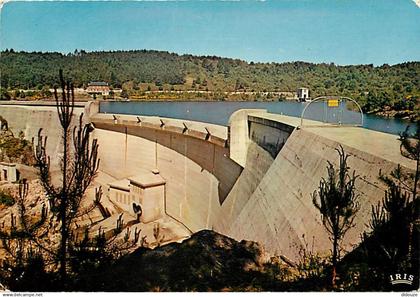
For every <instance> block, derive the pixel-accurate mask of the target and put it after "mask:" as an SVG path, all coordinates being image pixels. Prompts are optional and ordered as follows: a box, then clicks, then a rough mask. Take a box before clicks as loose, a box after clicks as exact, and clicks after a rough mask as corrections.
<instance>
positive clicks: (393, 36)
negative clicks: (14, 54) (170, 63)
mask: <svg viewBox="0 0 420 297" xmlns="http://www.w3.org/2000/svg"><path fill="white" fill-rule="evenodd" d="M0 21H1V27H0V34H1V35H0V42H1V43H0V46H1V49H6V48H13V49H15V50H25V51H58V52H63V53H68V52H73V51H74V50H75V49H84V50H86V51H93V50H119V49H121V50H130V49H155V50H165V51H170V52H176V53H180V54H184V53H190V54H194V55H217V56H223V57H231V58H239V59H244V60H247V61H258V62H286V61H308V62H334V63H336V64H340V65H346V64H370V63H373V64H375V65H382V64H384V63H388V64H396V63H401V62H405V61H419V60H420V8H419V7H417V6H416V5H415V3H414V2H413V1H411V0H375V1H372V0H336V1H334V0H328V1H327V0H312V1H311V0H266V1H136V2H134V1H131V2H129V1H118V2H89V1H84V2H74V1H71V2H58V1H53V2H51V1H46V2H40V1H39V2H38V1H35V2H8V3H6V4H4V6H3V8H2V10H1V20H0Z"/></svg>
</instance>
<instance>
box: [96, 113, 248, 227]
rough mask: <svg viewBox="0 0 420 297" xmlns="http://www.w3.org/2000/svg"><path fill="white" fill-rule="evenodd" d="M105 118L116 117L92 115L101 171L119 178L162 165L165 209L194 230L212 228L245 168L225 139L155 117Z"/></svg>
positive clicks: (157, 168) (160, 169) (156, 168)
mask: <svg viewBox="0 0 420 297" xmlns="http://www.w3.org/2000/svg"><path fill="white" fill-rule="evenodd" d="M105 117H112V116H111V115H107V116H104V115H101V118H96V117H93V118H92V123H93V125H94V126H95V130H94V134H93V136H94V137H95V138H97V139H98V142H99V144H100V150H99V157H100V158H101V165H100V170H101V171H102V172H104V173H106V174H108V175H110V176H112V177H114V178H115V179H117V180H118V179H123V178H127V177H129V176H133V175H136V174H137V173H138V171H139V170H140V169H145V170H149V171H152V170H158V171H159V174H160V175H161V176H162V177H163V178H164V179H165V180H166V193H165V196H166V197H165V201H166V212H167V213H168V214H169V215H171V216H172V217H174V218H176V219H177V220H179V221H181V222H182V223H183V224H185V226H187V227H188V228H189V229H190V230H191V231H193V232H196V231H199V230H202V229H212V224H213V221H212V219H213V218H214V217H217V216H218V214H217V210H218V208H219V207H220V204H221V203H222V202H223V201H224V199H226V197H227V196H228V194H229V192H230V191H231V189H232V187H233V186H234V184H235V182H236V180H237V178H238V176H239V175H240V174H241V172H242V170H243V168H242V167H241V166H239V165H238V164H236V163H235V162H234V161H232V160H231V159H230V158H229V150H228V148H226V147H225V146H224V144H225V142H224V141H221V140H220V139H213V140H211V139H210V138H211V136H210V137H209V139H207V140H206V136H207V134H206V133H204V132H202V133H201V132H200V131H198V130H193V131H189V133H190V135H184V134H183V133H182V130H177V131H178V132H179V133H177V132H174V131H176V130H175V127H176V126H172V127H173V129H174V130H172V131H171V130H168V127H166V128H165V129H163V127H162V128H161V127H160V124H159V122H157V123H155V124H153V119H149V120H150V121H149V122H148V124H147V125H146V123H145V121H146V120H144V121H143V123H142V125H141V126H140V125H139V123H137V120H136V117H130V116H127V117H125V118H124V120H123V121H122V120H120V121H117V122H116V123H114V122H110V119H104V118H105ZM111 121H112V120H111ZM166 122H167V124H166V125H168V126H169V125H170V124H171V123H170V120H166ZM172 122H173V121H172ZM188 124H191V123H188ZM211 128H215V127H210V128H208V129H209V130H211ZM190 129H192V124H191V125H190ZM204 131H205V130H204ZM200 133H201V134H200ZM192 135H193V136H192Z"/></svg>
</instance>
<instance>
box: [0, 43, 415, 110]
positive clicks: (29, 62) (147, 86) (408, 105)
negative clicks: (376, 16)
mask: <svg viewBox="0 0 420 297" xmlns="http://www.w3.org/2000/svg"><path fill="white" fill-rule="evenodd" d="M60 68H62V69H64V71H65V73H67V77H71V78H72V81H73V82H74V84H75V86H76V87H86V86H87V84H88V83H89V82H90V81H106V82H108V83H109V84H110V85H111V86H112V87H113V88H122V89H123V90H124V91H126V92H127V93H128V95H131V96H135V95H141V94H140V93H142V92H143V93H144V92H147V91H157V90H161V91H162V90H167V91H191V90H196V91H202V92H215V93H220V92H222V93H223V92H226V91H227V92H234V91H237V92H250V93H258V92H266V91H270V92H295V91H296V89H297V88H298V87H302V86H304V87H308V88H309V89H310V91H311V97H312V98H314V97H316V96H320V95H331V94H335V95H342V96H350V97H353V98H355V99H356V100H357V101H359V103H361V105H362V106H363V107H364V109H365V111H375V110H376V109H381V110H384V109H386V108H385V107H386V106H388V107H389V108H390V109H393V110H414V109H415V107H416V105H418V98H419V94H420V62H407V63H402V64H397V65H392V66H390V65H387V64H385V65H382V66H379V67H375V66H373V65H351V66H338V65H335V64H334V63H331V64H325V63H322V64H313V63H306V62H288V63H254V62H246V61H243V60H238V59H229V58H221V57H216V56H192V55H178V54H174V53H169V52H163V51H153V50H135V51H102V52H85V51H83V50H82V51H78V50H76V51H75V52H74V53H71V54H67V55H64V54H61V53H41V52H31V53H28V52H14V51H13V50H6V51H3V52H1V59H0V70H1V74H2V75H1V87H2V89H3V93H4V92H5V90H8V92H9V97H13V94H12V95H10V93H11V92H12V93H13V90H16V89H38V90H41V89H42V88H45V87H52V86H53V85H54V84H55V83H56V81H55V79H56V74H57V73H58V69H60ZM210 99H214V98H213V97H212V98H210ZM240 99H245V100H255V96H253V95H248V96H243V97H241V98H240Z"/></svg>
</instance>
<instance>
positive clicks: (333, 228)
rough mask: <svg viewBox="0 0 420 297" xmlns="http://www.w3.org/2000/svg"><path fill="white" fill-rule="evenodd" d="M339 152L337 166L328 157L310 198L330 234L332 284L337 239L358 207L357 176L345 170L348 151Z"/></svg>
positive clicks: (334, 275)
mask: <svg viewBox="0 0 420 297" xmlns="http://www.w3.org/2000/svg"><path fill="white" fill-rule="evenodd" d="M336 151H337V152H338V155H339V168H338V170H337V169H336V168H335V167H334V165H333V164H332V163H331V162H329V161H328V166H327V173H328V177H327V178H326V179H325V178H322V179H321V181H320V183H319V188H318V190H316V191H315V192H314V193H313V195H312V201H313V204H314V205H315V207H316V208H317V209H318V210H319V212H320V213H321V216H322V223H323V225H324V227H325V229H326V230H327V232H328V233H329V234H330V235H331V237H330V240H331V241H332V245H333V246H332V269H333V271H332V277H331V284H332V286H333V287H334V286H335V281H336V271H337V263H338V260H339V258H340V250H339V246H340V242H341V240H342V239H343V237H344V235H345V233H346V232H347V231H348V230H349V229H350V228H351V227H353V226H354V225H353V220H354V217H355V215H356V213H357V211H358V210H359V208H360V206H359V203H358V195H356V193H355V182H356V179H357V176H356V175H355V172H354V171H353V173H352V174H349V167H348V166H347V159H348V157H349V155H347V154H346V153H345V152H344V149H343V147H341V146H340V147H339V148H338V149H336Z"/></svg>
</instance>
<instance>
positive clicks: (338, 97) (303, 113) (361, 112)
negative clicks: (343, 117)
mask: <svg viewBox="0 0 420 297" xmlns="http://www.w3.org/2000/svg"><path fill="white" fill-rule="evenodd" d="M325 99H340V100H342V99H346V100H350V101H352V102H354V103H355V104H356V106H357V107H358V108H359V111H360V117H361V124H360V125H355V126H363V111H362V107H361V106H360V104H359V103H357V102H356V101H355V100H354V99H352V98H349V97H343V96H320V97H316V98H315V99H314V100H312V101H310V102H309V104H308V105H306V106H305V108H304V109H303V111H302V114H301V116H300V127H303V119H304V117H303V116H304V115H305V111H306V109H307V108H308V107H309V105H311V104H312V103H314V102H316V101H321V100H325ZM340 125H341V124H340ZM347 126H348V125H347Z"/></svg>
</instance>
